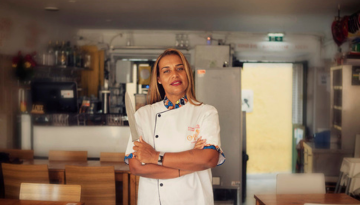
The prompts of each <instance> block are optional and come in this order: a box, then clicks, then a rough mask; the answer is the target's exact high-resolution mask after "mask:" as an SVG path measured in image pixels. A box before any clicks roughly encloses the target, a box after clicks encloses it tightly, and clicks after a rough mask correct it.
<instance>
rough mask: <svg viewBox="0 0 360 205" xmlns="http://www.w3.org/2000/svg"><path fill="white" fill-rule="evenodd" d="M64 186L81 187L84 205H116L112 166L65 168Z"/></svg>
mask: <svg viewBox="0 0 360 205" xmlns="http://www.w3.org/2000/svg"><path fill="white" fill-rule="evenodd" d="M65 177H66V184H79V185H81V202H84V203H85V204H86V205H101V204H109V205H115V204H116V197H115V171H114V167H113V166H106V167H105V166H104V167H81V166H65Z"/></svg>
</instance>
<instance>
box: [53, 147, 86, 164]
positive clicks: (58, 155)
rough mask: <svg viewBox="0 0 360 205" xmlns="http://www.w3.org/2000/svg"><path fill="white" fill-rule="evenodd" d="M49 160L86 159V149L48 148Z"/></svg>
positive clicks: (82, 160) (81, 160)
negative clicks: (62, 149)
mask: <svg viewBox="0 0 360 205" xmlns="http://www.w3.org/2000/svg"><path fill="white" fill-rule="evenodd" d="M49 161H78V162H86V161H87V151H60V150H50V151H49Z"/></svg>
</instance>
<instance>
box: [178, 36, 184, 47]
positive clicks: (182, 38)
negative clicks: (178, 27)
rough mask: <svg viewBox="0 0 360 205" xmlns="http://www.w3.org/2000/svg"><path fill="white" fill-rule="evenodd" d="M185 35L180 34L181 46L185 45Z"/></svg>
mask: <svg viewBox="0 0 360 205" xmlns="http://www.w3.org/2000/svg"><path fill="white" fill-rule="evenodd" d="M183 36H184V35H181V34H180V36H179V38H180V44H179V46H180V47H184V37H183Z"/></svg>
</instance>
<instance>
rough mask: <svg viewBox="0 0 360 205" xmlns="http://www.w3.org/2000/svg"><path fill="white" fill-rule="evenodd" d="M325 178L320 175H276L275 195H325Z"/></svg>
mask: <svg viewBox="0 0 360 205" xmlns="http://www.w3.org/2000/svg"><path fill="white" fill-rule="evenodd" d="M325 193H326V190H325V176H324V174H322V173H297V174H278V175H277V176H276V194H325Z"/></svg>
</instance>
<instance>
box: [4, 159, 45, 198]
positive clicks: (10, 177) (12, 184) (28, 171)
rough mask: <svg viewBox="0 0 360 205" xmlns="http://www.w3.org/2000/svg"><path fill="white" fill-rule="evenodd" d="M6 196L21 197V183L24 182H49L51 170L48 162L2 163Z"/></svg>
mask: <svg viewBox="0 0 360 205" xmlns="http://www.w3.org/2000/svg"><path fill="white" fill-rule="evenodd" d="M2 172H3V177H4V187H5V198H14V199H19V192H20V185H21V183H24V182H30V183H43V184H48V183H49V172H48V167H47V165H46V164H42V165H24V164H7V163H3V164H2Z"/></svg>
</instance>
